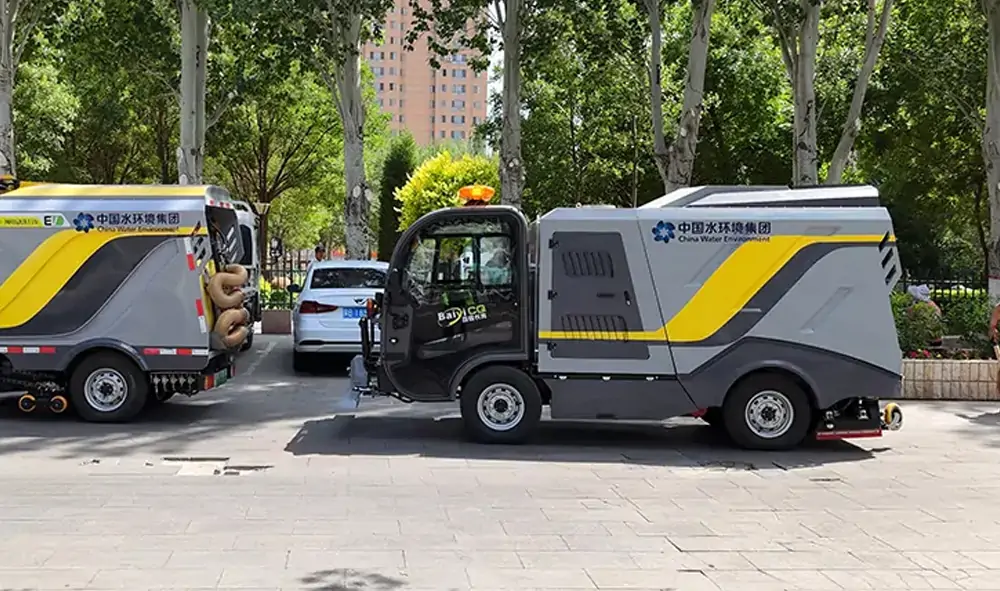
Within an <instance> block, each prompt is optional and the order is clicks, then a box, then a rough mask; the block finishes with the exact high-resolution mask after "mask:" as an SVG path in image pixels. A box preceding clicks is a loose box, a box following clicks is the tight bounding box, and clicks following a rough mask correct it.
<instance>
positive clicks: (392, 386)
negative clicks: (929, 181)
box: [351, 186, 902, 449]
mask: <svg viewBox="0 0 1000 591" xmlns="http://www.w3.org/2000/svg"><path fill="white" fill-rule="evenodd" d="M473 203H474V204H475V205H476V206H468V205H472V204H473ZM899 269H900V267H899V257H898V254H897V250H896V239H895V236H894V234H893V228H892V221H891V219H890V217H889V213H888V211H887V210H886V209H885V208H884V207H882V206H881V205H880V203H879V199H878V192H877V190H876V189H875V188H873V187H869V186H855V187H817V188H807V189H789V188H787V187H760V186H757V187H694V188H685V189H680V190H677V191H674V192H672V193H670V194H668V195H665V196H663V197H661V198H659V199H656V200H654V201H652V202H650V203H647V204H646V205H643V206H642V207H639V208H637V209H618V208H613V207H577V208H563V209H555V210H553V211H550V212H548V213H546V214H545V215H543V216H541V217H540V218H538V219H537V220H536V221H534V222H532V223H530V224H529V223H528V222H527V221H526V219H525V218H524V216H523V215H522V214H521V212H519V211H518V210H516V209H513V208H511V207H506V206H500V205H496V206H495V205H489V204H487V203H485V202H484V200H482V199H480V200H478V201H475V200H473V201H472V202H470V203H468V204H467V206H465V207H456V208H448V209H441V210H438V211H435V212H432V213H429V214H427V215H425V216H424V217H422V218H421V219H420V220H418V221H417V222H416V223H414V224H413V225H412V226H410V227H409V228H407V229H406V231H405V232H404V233H403V235H402V237H401V238H400V240H399V241H398V243H397V245H396V249H395V251H394V252H393V254H392V258H391V262H390V270H389V275H388V278H387V283H386V286H385V290H384V293H383V294H381V295H379V296H377V297H376V298H375V299H374V300H373V301H372V302H371V304H370V306H369V314H368V317H367V318H363V319H362V320H361V331H362V350H363V354H362V355H360V356H358V357H356V358H355V359H354V360H353V361H352V363H351V394H352V395H353V399H354V400H355V403H357V401H358V400H359V399H360V396H361V395H388V396H394V397H396V398H398V399H400V400H403V401H407V402H440V401H448V400H454V399H456V398H457V399H459V401H460V407H461V413H462V418H463V422H464V424H465V427H466V430H467V431H468V433H469V434H470V435H471V436H472V437H473V438H474V439H475V440H478V441H481V442H487V443H519V442H523V441H526V440H527V439H528V438H529V437H530V436H531V435H532V433H533V432H534V431H535V430H536V428H537V426H538V424H539V420H540V417H541V413H542V407H543V405H548V406H549V407H550V411H551V416H552V418H553V419H577V420H595V419H609V420H615V419H617V420H630V421H660V420H663V419H667V418H670V417H676V416H682V415H693V416H696V417H702V418H703V419H704V420H705V421H707V422H708V423H710V424H712V425H716V426H718V427H720V428H722V429H724V430H725V431H726V432H727V433H728V435H729V436H730V438H731V439H732V440H733V441H734V442H735V443H736V444H737V445H739V446H742V447H745V448H755V449H787V448H792V447H795V446H797V445H799V444H800V443H802V442H803V441H804V440H806V439H807V438H808V437H813V438H817V439H842V438H849V437H877V436H881V435H882V432H883V430H884V429H890V430H895V429H898V428H900V426H901V425H902V413H901V411H900V409H899V407H898V406H896V405H895V404H889V405H887V406H886V407H885V409H881V408H880V404H879V399H880V398H893V397H896V396H897V395H898V393H899V390H900V385H901V379H902V378H901V371H902V368H901V366H902V358H901V355H900V349H899V343H898V340H897V335H896V327H895V324H894V322H893V315H892V310H891V306H890V302H889V295H890V291H891V290H892V288H893V287H894V285H895V284H896V281H897V278H898V277H899V274H900V271H899ZM375 323H378V324H379V326H380V328H381V342H380V347H379V348H378V349H379V350H378V351H377V352H376V351H375V350H374V349H375V347H373V346H372V341H373V339H374V335H375V332H374V326H375Z"/></svg>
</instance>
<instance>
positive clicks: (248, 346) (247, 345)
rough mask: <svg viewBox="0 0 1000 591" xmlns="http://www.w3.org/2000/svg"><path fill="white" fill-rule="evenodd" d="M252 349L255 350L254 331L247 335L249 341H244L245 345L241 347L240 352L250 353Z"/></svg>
mask: <svg viewBox="0 0 1000 591" xmlns="http://www.w3.org/2000/svg"><path fill="white" fill-rule="evenodd" d="M251 348H253V330H251V331H250V332H249V334H247V340H245V341H243V344H242V345H240V352H241V353H243V352H244V351H249V350H250V349H251Z"/></svg>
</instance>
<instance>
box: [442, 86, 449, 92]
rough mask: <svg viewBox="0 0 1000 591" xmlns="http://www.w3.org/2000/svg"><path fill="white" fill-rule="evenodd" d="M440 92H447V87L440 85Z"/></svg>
mask: <svg viewBox="0 0 1000 591" xmlns="http://www.w3.org/2000/svg"><path fill="white" fill-rule="evenodd" d="M441 92H448V85H447V84H442V85H441Z"/></svg>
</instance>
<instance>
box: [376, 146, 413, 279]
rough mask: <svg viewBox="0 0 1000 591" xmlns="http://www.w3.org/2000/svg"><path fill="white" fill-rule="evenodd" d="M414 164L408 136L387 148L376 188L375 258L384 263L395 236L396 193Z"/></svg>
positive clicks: (393, 243) (397, 219) (396, 216)
mask: <svg viewBox="0 0 1000 591" xmlns="http://www.w3.org/2000/svg"><path fill="white" fill-rule="evenodd" d="M416 165H417V144H416V142H414V141H413V136H412V135H410V134H409V133H405V134H403V135H400V136H397V137H395V138H394V139H393V140H392V142H391V143H390V145H389V154H388V156H386V159H385V164H384V165H383V168H382V182H381V186H380V188H379V215H380V218H379V225H378V227H379V235H378V258H379V260H380V261H388V260H389V257H390V256H392V249H393V248H394V247H395V245H396V240H397V238H398V237H399V233H398V231H397V228H398V227H399V212H398V211H396V191H398V190H400V189H401V188H402V187H403V186H405V185H406V182H407V181H408V180H409V178H410V175H411V174H412V173H413V170H414V168H416Z"/></svg>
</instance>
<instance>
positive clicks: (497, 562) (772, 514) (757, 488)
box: [0, 339, 1000, 591]
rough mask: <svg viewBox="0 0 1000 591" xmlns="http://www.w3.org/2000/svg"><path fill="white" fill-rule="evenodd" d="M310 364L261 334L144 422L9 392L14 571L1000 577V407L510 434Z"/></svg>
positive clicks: (588, 579)
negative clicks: (218, 383)
mask: <svg viewBox="0 0 1000 591" xmlns="http://www.w3.org/2000/svg"><path fill="white" fill-rule="evenodd" d="M289 366H290V359H289V351H288V345H287V343H286V342H284V341H281V340H276V339H262V340H261V342H260V343H258V346H257V349H256V350H255V351H252V352H251V353H249V354H248V355H247V357H246V359H245V360H244V362H243V363H242V367H241V369H242V370H243V372H242V373H243V375H242V376H241V378H240V380H239V381H238V382H237V383H234V384H233V386H232V387H231V388H230V389H229V390H228V391H223V392H220V393H217V394H214V395H211V396H206V397H204V398H201V399H193V400H190V401H179V402H176V403H174V402H171V403H170V404H168V405H166V406H165V407H163V408H162V409H161V412H160V413H159V414H158V415H157V416H152V417H149V418H148V419H147V420H145V421H144V422H142V423H136V424H132V425H125V426H102V425H89V424H83V423H78V422H75V421H73V420H71V419H67V418H65V417H44V416H38V417H22V416H18V415H16V414H15V412H14V411H13V409H12V408H11V405H10V404H7V405H6V406H2V407H0V590H22V589H62V590H65V589H127V590H130V591H141V590H144V589H217V588H222V589H229V588H231V589H272V590H273V589H295V590H308V591H320V590H325V591H334V590H359V591H360V590H365V591H376V590H396V589H399V590H404V589H405V590H415V589H427V590H432V589H433V590H438V591H440V590H447V589H461V590H467V589H479V590H500V589H517V590H521V591H525V590H530V589H595V588H599V589H676V590H679V591H701V590H703V589H707V590H712V591H720V590H725V591H729V590H733V591H755V590H766V591H772V590H780V589H804V590H827V589H830V590H833V589H848V590H854V589H997V590H1000V522H998V519H1000V509H998V506H1000V462H998V458H1000V452H998V450H997V446H998V445H1000V414H998V412H997V411H998V407H1000V405H995V406H984V405H972V404H947V403H942V404H938V405H918V404H909V405H907V406H906V407H904V410H905V411H907V416H906V420H907V425H906V426H905V427H904V430H903V431H901V432H899V433H896V434H891V435H889V436H887V437H885V438H884V439H882V440H874V441H869V442H866V443H861V444H857V445H854V444H842V443H832V444H823V445H819V444H817V445H813V446H810V447H809V448H808V449H805V450H803V451H800V452H795V453H780V454H758V453H745V452H738V451H734V450H732V449H729V448H728V447H727V446H726V445H725V443H723V442H721V441H719V440H717V439H716V438H715V437H714V436H713V434H712V432H711V431H710V429H708V428H706V427H703V426H701V425H700V424H699V423H698V422H697V421H693V420H681V421H674V422H672V423H671V427H670V428H669V429H661V428H651V427H634V426H610V427H609V426H603V427H596V428H595V427H590V426H581V425H568V424H551V423H550V424H547V425H546V426H545V429H544V431H543V433H542V436H541V438H540V440H539V441H538V442H537V443H536V444H533V445H530V446H523V447H514V448H506V447H495V446H475V445H471V444H467V443H464V442H463V441H462V440H461V435H460V428H459V425H458V423H457V420H456V419H455V417H456V413H455V410H454V408H452V407H448V406H445V407H437V406H407V405H401V404H393V403H388V402H381V403H377V404H368V405H366V406H364V407H363V408H362V411H361V412H358V413H356V414H353V413H352V414H344V415H338V414H337V413H338V411H341V412H342V411H343V408H342V407H341V408H338V399H339V398H340V394H339V390H340V389H341V388H343V387H345V385H346V381H345V380H344V379H343V378H342V377H337V376H336V375H335V374H334V375H328V376H316V377H296V376H294V375H293V374H292V373H291V369H290V367H289ZM352 415H353V416H352Z"/></svg>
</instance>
